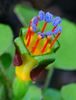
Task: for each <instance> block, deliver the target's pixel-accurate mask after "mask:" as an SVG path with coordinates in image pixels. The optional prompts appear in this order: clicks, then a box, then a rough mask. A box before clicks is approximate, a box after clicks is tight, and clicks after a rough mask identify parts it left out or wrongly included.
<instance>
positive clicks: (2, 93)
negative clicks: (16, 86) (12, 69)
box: [0, 84, 5, 100]
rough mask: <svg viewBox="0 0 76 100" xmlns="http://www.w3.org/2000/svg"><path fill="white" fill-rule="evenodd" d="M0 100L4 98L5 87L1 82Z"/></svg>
mask: <svg viewBox="0 0 76 100" xmlns="http://www.w3.org/2000/svg"><path fill="white" fill-rule="evenodd" d="M0 100H5V89H4V86H3V85H2V84H0Z"/></svg>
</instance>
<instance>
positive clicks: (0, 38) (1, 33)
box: [0, 24, 13, 56]
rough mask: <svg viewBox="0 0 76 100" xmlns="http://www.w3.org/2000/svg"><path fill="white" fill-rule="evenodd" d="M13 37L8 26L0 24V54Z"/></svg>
mask: <svg viewBox="0 0 76 100" xmlns="http://www.w3.org/2000/svg"><path fill="white" fill-rule="evenodd" d="M12 39H13V35H12V31H11V29H10V27H9V26H7V25H3V24H0V56H1V55H2V54H3V53H4V52H5V51H6V50H7V49H8V47H9V46H10V44H11V42H12Z"/></svg>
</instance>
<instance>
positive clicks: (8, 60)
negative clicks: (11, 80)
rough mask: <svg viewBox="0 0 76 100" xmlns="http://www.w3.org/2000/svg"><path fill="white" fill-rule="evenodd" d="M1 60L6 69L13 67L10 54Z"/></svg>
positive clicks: (3, 56) (6, 54)
mask: <svg viewBox="0 0 76 100" xmlns="http://www.w3.org/2000/svg"><path fill="white" fill-rule="evenodd" d="M0 58H1V62H2V65H3V67H4V68H8V67H9V66H10V65H11V62H12V57H11V55H10V54H8V53H4V54H3V55H2V56H1V57H0Z"/></svg>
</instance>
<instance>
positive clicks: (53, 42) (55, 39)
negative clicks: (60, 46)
mask: <svg viewBox="0 0 76 100" xmlns="http://www.w3.org/2000/svg"><path fill="white" fill-rule="evenodd" d="M60 34H61V32H59V33H58V34H57V35H56V37H55V38H54V40H53V41H52V43H51V45H50V48H52V47H53V45H54V44H55V42H56V41H57V39H58V37H59V36H60Z"/></svg>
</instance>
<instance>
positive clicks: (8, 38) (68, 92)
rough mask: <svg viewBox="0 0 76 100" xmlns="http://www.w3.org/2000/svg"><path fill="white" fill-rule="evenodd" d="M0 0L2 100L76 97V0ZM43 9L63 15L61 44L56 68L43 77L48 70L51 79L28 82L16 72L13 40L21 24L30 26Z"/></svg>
mask: <svg viewBox="0 0 76 100" xmlns="http://www.w3.org/2000/svg"><path fill="white" fill-rule="evenodd" d="M0 2H1V4H2V5H3V6H2V5H1V4H0V7H1V11H0V15H1V16H0V100H76V95H75V93H76V84H75V83H76V46H75V43H76V23H75V22H76V19H75V16H76V15H74V13H73V12H75V9H73V8H74V7H73V6H75V4H74V3H75V1H74V0H73V1H70V3H71V2H72V3H71V7H70V6H69V2H68V0H66V1H63V0H61V1H58V2H57V1H56V0H51V1H50V0H48V1H45V0H41V1H39V0H36V1H33V0H32V1H30V0H29V1H25V0H23V1H19V2H17V1H16V2H14V1H11V0H6V1H5V0H4V1H0ZM8 2H9V3H8ZM63 2H64V3H63ZM18 3H19V4H18ZM9 5H10V6H9ZM61 5H62V6H61ZM66 6H67V7H66ZM40 9H42V10H44V11H45V12H46V11H49V12H52V13H53V14H54V15H55V16H61V18H62V28H63V31H62V34H61V36H60V37H59V43H60V45H61V46H60V49H59V50H58V51H57V52H56V53H55V58H56V60H55V62H54V63H53V65H52V68H51V67H50V68H49V69H48V72H47V71H46V72H45V73H43V74H42V76H41V78H39V80H40V81H42V78H43V76H44V74H46V73H47V74H48V75H47V74H46V77H47V76H48V77H47V80H46V79H45V78H44V80H45V82H43V83H41V82H40V81H39V80H38V81H37V82H36V83H31V82H27V83H26V82H22V81H21V80H19V79H17V78H16V76H15V66H14V65H13V58H14V55H15V46H14V42H13V41H14V38H16V37H17V36H18V34H19V31H20V28H21V27H23V26H25V27H27V26H28V25H29V21H30V19H31V18H32V17H33V16H36V15H37V14H38V11H39V10H40ZM68 9H69V10H68ZM50 69H52V70H53V71H50ZM49 73H51V74H49ZM47 82H48V84H47Z"/></svg>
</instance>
